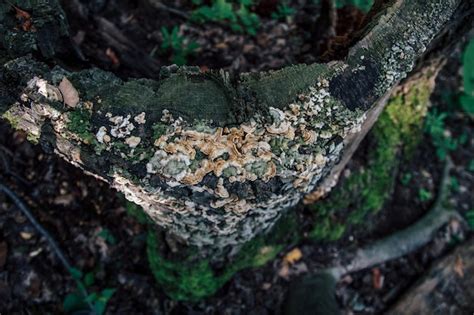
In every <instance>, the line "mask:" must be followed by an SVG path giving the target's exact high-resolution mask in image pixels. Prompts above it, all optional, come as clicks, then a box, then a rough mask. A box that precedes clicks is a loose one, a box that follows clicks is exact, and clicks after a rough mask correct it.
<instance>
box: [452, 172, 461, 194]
mask: <svg viewBox="0 0 474 315" xmlns="http://www.w3.org/2000/svg"><path fill="white" fill-rule="evenodd" d="M450 188H451V190H452V191H454V192H459V189H460V186H459V181H458V179H457V178H456V177H454V176H451V183H450Z"/></svg>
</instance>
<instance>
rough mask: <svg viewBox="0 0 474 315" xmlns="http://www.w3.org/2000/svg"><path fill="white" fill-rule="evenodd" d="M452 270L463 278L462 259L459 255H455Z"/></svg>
mask: <svg viewBox="0 0 474 315" xmlns="http://www.w3.org/2000/svg"><path fill="white" fill-rule="evenodd" d="M454 272H455V273H456V274H457V275H458V276H460V277H461V278H464V261H463V260H462V257H461V256H459V255H458V256H457V257H456V261H455V263H454Z"/></svg>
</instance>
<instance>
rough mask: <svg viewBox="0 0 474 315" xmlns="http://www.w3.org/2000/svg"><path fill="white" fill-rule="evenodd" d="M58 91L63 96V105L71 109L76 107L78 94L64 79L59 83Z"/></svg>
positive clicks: (69, 82)
mask: <svg viewBox="0 0 474 315" xmlns="http://www.w3.org/2000/svg"><path fill="white" fill-rule="evenodd" d="M59 90H60V91H61V93H62V95H63V100H64V104H66V105H67V106H69V107H72V108H74V107H76V106H77V104H78V103H79V93H78V92H77V90H76V89H75V88H74V86H72V83H71V81H69V80H68V79H67V78H66V77H64V78H63V79H62V81H61V83H59Z"/></svg>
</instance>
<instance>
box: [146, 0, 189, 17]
mask: <svg viewBox="0 0 474 315" xmlns="http://www.w3.org/2000/svg"><path fill="white" fill-rule="evenodd" d="M148 2H149V3H150V4H151V5H152V6H153V7H155V8H156V9H158V10H163V11H166V12H168V13H172V14H174V15H176V16H179V17H181V18H183V19H185V20H188V19H189V16H190V15H189V14H188V13H186V12H183V11H180V10H178V9H175V8H171V7H169V6H167V5H165V4H163V3H162V2H161V1H157V0H150V1H148Z"/></svg>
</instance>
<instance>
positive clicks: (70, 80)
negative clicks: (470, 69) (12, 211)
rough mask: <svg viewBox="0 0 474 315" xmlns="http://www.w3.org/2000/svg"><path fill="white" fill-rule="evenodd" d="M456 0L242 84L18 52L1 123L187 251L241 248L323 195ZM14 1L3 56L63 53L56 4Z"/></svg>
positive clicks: (388, 18)
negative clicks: (142, 74)
mask: <svg viewBox="0 0 474 315" xmlns="http://www.w3.org/2000/svg"><path fill="white" fill-rule="evenodd" d="M460 2H461V1H459V0H448V1H446V0H436V1H429V3H426V2H425V1H417V0H406V1H395V2H394V3H393V4H392V5H391V6H389V7H387V8H386V9H385V10H384V11H383V12H381V13H380V14H379V15H378V16H376V17H375V18H374V20H373V22H372V23H371V24H370V26H369V27H368V28H367V30H366V32H365V35H364V37H363V38H362V39H361V40H360V41H359V42H358V43H356V44H355V45H354V46H353V47H352V48H351V49H350V51H349V53H348V56H347V57H346V58H345V59H344V60H341V61H336V62H332V63H329V64H313V65H298V66H292V67H287V68H284V69H282V70H280V71H274V72H270V73H260V74H249V75H242V76H239V77H230V76H229V74H227V73H225V72H222V71H221V72H207V73H201V72H199V70H198V69H195V68H192V67H191V68H189V67H183V68H176V67H168V68H164V69H162V70H161V73H160V77H161V79H160V80H159V81H153V80H147V79H139V80H128V81H123V80H121V79H119V78H117V77H116V76H114V75H113V74H111V73H107V72H103V71H100V70H98V69H90V70H82V71H78V72H70V71H66V70H64V69H62V68H59V67H57V66H56V67H54V68H51V67H50V66H49V65H46V64H44V63H41V62H38V61H37V60H36V59H35V58H34V57H31V56H25V57H19V58H17V59H13V60H11V61H9V62H7V63H5V64H4V66H3V71H2V77H1V79H2V80H1V82H2V83H1V85H0V88H1V89H2V94H1V95H2V99H1V102H0V104H1V106H2V108H5V109H7V111H6V112H5V113H4V114H3V117H4V118H6V119H8V120H9V121H10V122H11V124H12V125H13V126H14V127H15V128H18V129H22V130H25V131H26V132H27V133H28V135H29V139H30V140H32V141H41V142H42V143H45V144H48V145H49V146H50V147H51V148H52V149H54V150H55V151H56V152H57V153H58V154H59V155H61V156H62V157H64V158H65V159H66V160H67V161H69V162H71V163H73V164H75V165H78V166H80V167H81V168H83V169H84V170H86V171H88V172H89V173H91V174H93V175H95V176H97V177H99V178H101V179H103V180H105V181H107V182H109V183H110V184H111V185H112V186H113V187H115V188H117V189H118V190H120V191H122V192H124V193H125V195H126V196H127V198H128V199H129V200H132V201H133V202H135V203H137V204H139V205H141V206H142V207H143V208H144V209H145V211H146V212H147V213H148V214H149V215H150V217H151V218H152V220H154V222H156V223H157V224H158V225H160V226H162V227H165V228H166V229H168V230H169V231H171V232H173V233H174V234H175V235H176V236H177V237H178V238H179V239H180V240H181V241H182V242H184V243H186V244H192V245H197V246H199V247H206V246H207V247H209V248H213V249H215V248H221V249H223V248H224V247H226V246H227V245H240V244H243V243H245V242H246V241H248V240H250V239H251V238H253V237H254V236H255V235H256V234H258V233H259V232H262V231H264V230H267V229H268V228H269V227H271V226H272V225H273V224H274V223H275V222H276V220H277V219H278V218H279V217H280V216H281V214H282V213H283V211H284V210H285V209H287V208H288V207H290V206H292V205H294V204H296V203H297V202H298V201H299V200H300V199H301V198H302V196H304V195H305V194H307V193H309V192H311V191H312V190H314V188H315V187H316V186H317V185H318V183H319V182H320V181H321V179H322V178H324V177H325V175H326V174H327V173H328V172H329V171H330V170H331V169H332V168H333V167H334V165H335V164H336V163H337V162H338V160H339V159H340V157H341V155H342V154H343V152H344V145H345V142H344V139H346V138H347V137H348V136H350V135H353V134H355V133H357V132H358V131H359V130H360V128H361V125H362V123H363V122H364V120H365V118H366V113H367V111H369V110H370V109H371V108H373V107H374V105H375V104H377V101H378V100H379V99H380V98H381V97H383V96H384V95H385V94H386V93H387V91H390V89H391V88H392V87H393V86H394V85H396V84H397V82H398V81H399V80H400V79H402V78H404V77H405V76H406V74H407V73H408V72H409V71H411V69H412V68H413V66H414V64H415V62H416V60H417V58H419V57H420V56H421V55H422V54H423V52H424V51H425V49H426V47H427V46H428V45H429V44H430V43H431V41H432V40H433V38H434V37H435V36H436V34H438V33H439V32H440V31H441V30H442V29H443V27H444V26H445V25H446V23H447V22H448V21H449V20H450V18H451V17H452V16H453V14H454V12H455V11H456V8H457V7H458V5H459V3H460ZM14 5H15V6H13V5H12V4H10V3H3V4H1V5H0V21H1V22H2V30H3V32H2V38H1V42H2V43H3V47H4V49H5V50H6V52H7V54H8V55H10V56H14V57H18V56H22V55H25V54H27V53H34V54H35V55H36V54H37V53H38V52H39V53H41V54H42V55H43V57H51V56H53V55H55V54H56V56H57V53H58V52H61V49H62V47H63V46H64V45H61V43H62V42H67V38H68V36H67V24H66V21H65V16H64V14H63V13H62V11H61V9H60V7H59V5H58V3H57V2H56V1H55V0H48V1H21V0H18V1H14ZM18 10H24V11H25V12H28V14H29V15H30V16H29V17H28V16H24V14H23V19H21V18H18ZM20 15H21V14H20ZM45 34H50V35H54V36H50V35H48V36H46V35H45ZM45 44H47V45H46V46H45Z"/></svg>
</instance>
